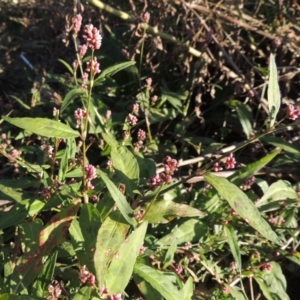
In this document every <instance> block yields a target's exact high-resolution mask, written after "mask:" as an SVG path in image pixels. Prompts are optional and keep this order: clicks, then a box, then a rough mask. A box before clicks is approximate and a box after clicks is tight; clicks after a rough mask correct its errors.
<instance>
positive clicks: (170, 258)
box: [163, 238, 177, 269]
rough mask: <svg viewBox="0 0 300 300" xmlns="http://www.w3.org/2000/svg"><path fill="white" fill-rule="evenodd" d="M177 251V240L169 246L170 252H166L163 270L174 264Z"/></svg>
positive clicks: (173, 240)
mask: <svg viewBox="0 0 300 300" xmlns="http://www.w3.org/2000/svg"><path fill="white" fill-rule="evenodd" d="M176 250H177V240H176V238H175V239H172V242H171V243H170V245H169V248H168V251H167V252H166V255H165V259H164V265H163V269H167V268H168V266H169V265H170V264H171V263H172V262H173V259H174V255H175V252H176Z"/></svg>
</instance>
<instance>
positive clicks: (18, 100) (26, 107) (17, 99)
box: [9, 95, 31, 110]
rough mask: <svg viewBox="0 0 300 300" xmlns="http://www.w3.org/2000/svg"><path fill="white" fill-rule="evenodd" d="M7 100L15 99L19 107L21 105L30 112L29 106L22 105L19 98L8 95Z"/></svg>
mask: <svg viewBox="0 0 300 300" xmlns="http://www.w3.org/2000/svg"><path fill="white" fill-rule="evenodd" d="M9 98H11V99H15V100H16V101H17V102H18V103H19V104H20V105H22V106H23V107H24V108H25V109H27V110H30V109H31V108H30V106H28V105H27V104H26V103H24V102H23V101H22V100H21V99H20V98H18V97H16V96H14V95H9Z"/></svg>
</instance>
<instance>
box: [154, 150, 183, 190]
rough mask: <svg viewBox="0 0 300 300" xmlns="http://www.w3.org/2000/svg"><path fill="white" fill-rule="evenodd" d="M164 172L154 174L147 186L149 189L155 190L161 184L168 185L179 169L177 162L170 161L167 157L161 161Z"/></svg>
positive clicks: (174, 160)
mask: <svg viewBox="0 0 300 300" xmlns="http://www.w3.org/2000/svg"><path fill="white" fill-rule="evenodd" d="M163 167H164V170H165V171H164V172H163V173H160V174H156V175H154V176H153V177H151V178H150V182H149V186H150V188H152V189H153V188H156V187H158V186H160V185H163V184H168V183H170V182H171V180H172V175H173V174H174V172H175V171H176V170H177V169H178V167H179V162H178V161H177V160H176V159H172V158H171V157H170V156H167V157H165V158H164V159H163Z"/></svg>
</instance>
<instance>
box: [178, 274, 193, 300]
mask: <svg viewBox="0 0 300 300" xmlns="http://www.w3.org/2000/svg"><path fill="white" fill-rule="evenodd" d="M179 292H180V294H181V296H182V299H183V300H192V296H193V295H194V283H193V278H192V277H189V278H188V280H187V281H186V282H185V284H184V286H183V287H182V289H180V290H179Z"/></svg>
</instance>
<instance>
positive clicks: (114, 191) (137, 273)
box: [0, 0, 300, 300]
mask: <svg viewBox="0 0 300 300" xmlns="http://www.w3.org/2000/svg"><path fill="white" fill-rule="evenodd" d="M90 2H91V3H93V4H94V5H96V6H97V5H98V6H101V8H103V9H104V10H106V11H108V12H110V13H114V15H116V16H118V17H120V18H124V19H126V18H125V17H124V14H122V13H121V12H120V11H119V10H117V9H115V10H113V9H111V8H109V7H108V6H106V5H104V6H103V3H102V2H101V1H96V0H93V1H90ZM113 2H114V1H113ZM74 3H75V4H76V5H75V6H74V7H73V6H72V7H68V5H66V9H65V10H64V11H63V14H64V17H66V18H65V19H66V24H65V33H64V36H63V37H62V38H63V40H64V42H65V43H67V44H69V45H68V47H67V48H64V50H60V51H58V53H56V54H57V55H58V57H56V59H55V62H53V64H51V62H48V64H46V66H45V69H44V70H43V67H41V66H40V64H41V61H44V60H45V57H47V55H48V54H45V53H44V52H43V53H42V55H43V56H44V57H42V58H41V61H39V59H38V58H36V60H35V64H34V66H33V65H32V63H31V62H30V61H29V60H28V59H30V58H31V57H30V55H29V56H28V55H27V54H24V53H22V56H21V59H22V60H23V62H24V65H25V67H24V70H25V72H24V74H25V75H24V74H23V75H24V77H26V82H25V81H24V82H22V84H21V86H20V87H16V86H14V85H15V83H16V81H17V80H19V76H21V75H22V74H19V73H18V74H15V75H12V74H11V72H12V69H10V68H12V66H9V65H6V64H5V63H4V62H1V64H2V67H3V70H4V72H5V74H6V75H7V78H9V82H10V79H11V78H12V79H13V80H12V83H10V84H9V85H7V86H6V87H5V88H4V89H3V95H2V96H1V97H2V98H1V101H2V102H3V103H5V105H3V107H2V108H0V109H1V114H2V116H1V146H0V155H1V156H0V157H1V168H2V170H1V175H2V176H1V178H0V195H1V199H3V200H0V203H1V207H0V238H1V250H0V254H1V255H0V259H1V264H0V266H1V267H0V268H1V273H0V300H2V299H8V300H10V299H20V300H22V299H45V298H46V299H53V300H54V299H75V300H77V299H78V300H80V299H93V300H95V299H147V300H154V299H166V300H176V299H178V300H182V299H185V300H188V299H220V300H223V299H224V300H225V299H256V298H257V297H258V295H260V294H263V297H264V298H265V299H290V296H291V295H289V292H288V288H289V277H288V276H287V275H286V274H288V273H287V272H288V271H289V272H290V270H291V269H292V268H291V267H290V266H293V268H294V269H295V268H299V265H300V261H299V252H298V244H299V241H298V240H299V238H298V231H299V230H298V219H299V215H298V210H299V209H298V208H299V196H298V195H299V187H300V185H299V179H298V177H297V172H296V171H295V170H293V165H295V164H297V163H298V161H299V155H300V150H299V147H298V146H297V145H296V144H295V143H293V140H292V138H289V136H288V133H287V132H288V131H287V130H288V129H289V128H294V127H295V125H298V124H299V121H297V120H296V119H297V118H298V116H299V115H300V111H299V110H298V109H297V106H296V103H293V102H292V101H290V102H287V103H286V104H287V105H286V106H283V105H282V102H283V101H282V99H283V98H284V97H288V96H287V95H290V94H289V93H287V94H286V95H285V96H282V97H281V95H280V93H281V89H280V86H279V84H278V72H279V71H280V70H279V68H278V62H277V61H278V60H277V57H278V56H280V45H278V44H273V46H272V50H273V53H272V51H270V49H269V48H267V47H265V46H264V45H259V43H260V40H259V38H258V37H257V36H252V35H254V33H253V30H252V29H250V28H249V27H247V26H246V25H245V23H243V22H242V21H240V23H239V24H240V26H242V28H243V31H239V34H238V35H239V37H238V38H237V41H240V42H241V40H242V39H243V41H242V42H241V43H245V45H244V44H243V47H245V51H252V50H248V49H252V48H251V47H252V46H253V47H256V48H259V47H261V50H260V51H261V52H264V57H265V58H266V57H268V58H269V67H267V64H266V59H265V61H264V62H263V61H262V60H260V61H259V60H255V59H254V60H253V61H252V62H251V68H252V70H255V71H256V72H257V73H258V74H259V76H260V78H263V79H264V81H265V84H264V85H263V86H259V85H258V84H257V85H256V86H255V84H256V83H257V82H256V81H254V80H253V82H254V83H253V86H252V87H251V88H250V87H249V82H250V80H248V79H246V77H247V76H248V74H246V73H245V74H244V76H242V75H241V74H242V73H241V72H240V71H239V70H237V69H236V67H237V66H236V64H235V63H234V62H233V61H234V60H233V58H234V57H235V55H236V54H235V53H234V51H231V52H230V51H229V50H230V49H228V48H226V47H227V46H226V43H224V45H222V44H221V43H219V42H218V38H219V37H217V34H214V33H213V31H208V33H207V35H206V37H205V39H206V40H203V35H202V34H201V33H199V40H198V41H196V39H192V40H191V41H190V44H189V43H186V44H184V43H183V42H182V43H181V42H179V40H187V37H188V28H191V30H192V29H193V30H195V28H196V24H198V23H197V22H199V21H200V20H201V18H200V17H199V12H201V13H202V14H204V15H205V14H206V13H207V11H206V9H208V8H210V7H215V9H219V13H220V18H221V19H222V20H223V21H222V22H225V21H224V20H227V22H228V23H229V24H235V23H234V22H233V21H232V20H234V18H236V16H237V14H238V13H240V14H241V16H242V17H243V18H245V19H247V20H250V19H249V14H248V13H247V9H250V10H252V11H253V12H255V14H254V15H256V14H257V15H258V12H259V13H260V14H261V15H263V17H264V19H263V21H264V22H265V23H263V25H255V26H262V27H263V29H265V28H266V23H267V22H269V21H270V19H272V18H275V17H274V15H273V13H274V11H268V8H269V4H268V3H265V4H263V6H262V7H251V5H250V4H249V5H248V7H246V6H247V5H246V4H245V8H244V9H245V10H242V9H241V7H239V6H237V5H236V3H235V4H234V5H233V7H234V9H232V12H231V13H232V15H231V16H232V18H233V19H231V21H230V20H228V18H227V19H226V16H227V15H226V13H225V12H228V8H227V7H226V6H223V5H220V6H216V5H215V4H214V3H213V2H211V3H208V4H207V7H206V6H204V5H202V4H199V5H196V4H188V3H185V2H183V1H182V2H180V4H178V3H175V2H174V3H173V4H170V3H169V4H167V3H163V4H161V1H160V2H159V3H158V2H157V1H153V3H151V4H149V5H150V6H149V7H148V8H149V10H150V11H151V14H148V13H147V12H146V11H144V12H143V14H142V16H141V18H140V19H139V22H137V23H139V25H134V26H133V27H131V26H125V25H124V24H123V25H122V26H120V27H116V28H114V27H113V26H112V23H110V22H115V21H112V20H111V19H109V18H108V16H107V15H105V14H103V15H102V18H103V19H106V21H107V23H105V24H104V25H103V27H105V28H104V29H103V30H104V33H105V35H106V36H108V37H109V38H108V37H106V36H105V35H104V37H103V40H102V36H101V35H100V32H99V30H98V27H96V26H94V25H91V24H88V25H85V26H84V25H82V24H81V23H83V24H86V23H87V21H86V20H88V15H89V13H91V14H92V12H93V8H91V7H88V6H87V7H85V12H84V11H83V8H84V7H83V5H81V4H80V3H79V2H76V1H75V2H74ZM66 4H68V3H66ZM115 4H116V7H118V8H120V7H119V3H117V2H116V3H115ZM126 5H127V4H126ZM130 5H132V9H133V6H134V4H133V2H131V3H130ZM139 5H140V4H139ZM139 5H138V7H139V9H140V6H139ZM160 5H161V7H162V8H161V7H160ZM24 8H26V9H27V10H28V12H31V13H34V14H35V15H36V17H38V12H35V8H34V7H30V6H28V7H26V6H24ZM124 9H125V8H124ZM144 10H145V8H144ZM256 10H258V11H256ZM6 12H7V14H6V15H8V16H9V18H7V19H6V22H7V24H5V26H4V25H3V28H2V29H1V30H2V31H1V35H0V39H1V41H2V42H3V44H5V45H6V46H7V49H6V50H5V49H4V50H5V51H7V52H5V51H4V50H3V49H2V50H1V51H2V52H1V57H3V56H4V54H5V55H6V56H7V55H8V52H9V51H15V50H12V49H14V47H15V46H14V45H13V43H12V42H11V41H12V40H11V39H7V34H9V35H11V36H15V37H18V38H20V36H19V34H20V33H19V28H20V27H21V28H23V29H22V30H23V33H24V40H23V37H22V41H21V42H20V45H22V47H24V49H26V48H28V49H33V51H36V49H38V48H40V47H41V48H42V49H44V48H46V46H42V44H44V43H45V44H47V43H49V47H50V45H51V44H50V40H49V41H48V40H43V43H42V40H40V37H39V36H35V37H33V40H30V42H28V41H27V42H26V41H25V36H26V34H29V33H28V32H27V31H26V25H24V22H25V21H24V20H22V18H21V16H22V11H21V10H19V9H17V8H16V9H15V10H11V6H10V5H9V4H5V5H4V4H3V6H2V7H1V15H3V16H5V13H6ZM39 13H40V12H39ZM155 13H157V14H156V15H155ZM291 13H293V11H292V10H291V11H289V12H287V13H285V17H286V18H287V16H290V14H291ZM44 14H45V15H43V14H42V15H41V16H40V18H41V20H43V19H46V13H45V12H44ZM182 14H186V15H185V16H186V17H187V16H189V14H192V18H190V17H189V18H186V19H185V22H186V24H183V21H182V20H183V19H182V18H180V16H181V15H182ZM126 16H128V18H127V19H128V20H129V21H133V20H134V18H132V17H129V15H126ZM23 17H24V15H23ZM81 17H83V19H81ZM155 17H156V19H155ZM174 17H175V18H176V19H177V20H178V22H177V23H176V26H174V28H172V26H169V25H170V24H173V23H172V22H174V19H173V18H174ZM56 18H58V20H59V17H57V16H56ZM85 18H86V19H85ZM149 18H150V21H149ZM152 18H153V25H155V22H157V24H159V25H160V28H168V29H167V30H168V35H166V34H165V33H163V32H161V31H160V32H159V33H157V31H155V30H154V29H153V28H152V27H151V28H150V27H149V25H148V23H149V22H150V23H151V20H152ZM243 18H242V19H243ZM253 18H254V17H253ZM235 20H236V19H235ZM268 20H269V21H268ZM93 21H95V22H96V20H95V19H93ZM208 21H209V20H208ZM256 21H257V20H253V19H251V22H253V23H255V22H256ZM34 22H38V18H36V19H35V21H34ZM162 22H164V23H163V24H164V26H161V24H162ZM230 22H231V23H230ZM25 23H26V22H25ZM207 23H209V22H206V21H204V20H203V22H202V24H203V26H204V27H205V26H207ZM270 23H271V22H269V24H270ZM37 24H38V23H37ZM113 24H115V23H113ZM168 24H169V25H168ZM174 24H175V23H174ZM220 24H222V26H223V29H222V30H223V31H222V32H223V34H224V35H225V36H227V37H228V40H229V41H231V40H232V39H231V38H230V37H229V35H228V32H227V31H229V30H232V32H230V33H232V34H233V33H234V31H233V30H234V29H233V28H232V27H230V28H229V27H226V26H229V25H228V24H225V23H220ZM255 24H259V23H255ZM81 25H82V27H81ZM6 26H8V27H6ZM189 26H190V27H189ZM211 26H216V25H214V24H211ZM41 28H48V27H47V26H46V24H44V25H43V27H41ZM182 28H184V31H181V29H182ZM52 29H53V32H52V34H53V35H55V34H54V33H56V32H55V30H57V29H56V27H55V26H54V27H53V28H52ZM206 29H207V28H206ZM269 29H270V32H271V33H265V34H263V33H262V32H261V30H257V35H258V36H261V35H263V36H264V37H265V38H269V39H271V37H272V36H273V33H272V30H273V31H275V32H276V30H277V29H276V25H270V28H269ZM147 30H148V32H150V33H151V34H152V39H153V41H152V42H153V43H154V45H152V47H151V41H150V39H149V38H148V37H147V35H146V32H147ZM247 30H249V31H251V32H252V33H250V32H248V31H247ZM133 32H134V33H135V35H132V36H131V37H129V36H128V34H129V33H131V34H132V33H133ZM156 34H157V35H156ZM194 35H196V32H194ZM124 36H125V37H126V38H127V40H126V41H123V37H124ZM172 36H173V37H174V39H173V38H172ZM137 37H138V38H139V40H138V41H137V40H136V39H137ZM175 37H176V38H175ZM44 38H45V39H46V35H45V36H44ZM35 39H36V40H35ZM161 39H165V40H166V41H168V42H166V43H163V42H162V41H161ZM246 39H247V41H248V44H247V43H246V42H245V40H246ZM274 40H275V39H274ZM174 41H175V42H176V43H177V44H180V43H181V48H180V45H177V46H176V47H175V46H174V47H175V48H174V49H176V51H177V53H176V55H174V52H172V51H175V50H174V49H173V50H172V48H171V44H170V43H171V42H174ZM199 41H200V42H199ZM211 41H213V42H214V43H212V44H211V45H208V44H209V43H210V42H211ZM127 42H128V43H127ZM126 43H127V46H128V47H127V49H126V48H125V45H126ZM251 43H252V44H251ZM274 43H275V42H274ZM102 44H103V45H102ZM199 44H201V49H202V50H201V51H202V54H201V55H198V52H199V51H198V52H197V51H196V50H195V49H194V48H198V47H197V46H199ZM216 45H217V46H218V47H219V49H221V51H219V52H222V53H223V54H224V57H226V61H224V58H222V59H221V58H219V59H220V60H219V63H220V65H222V64H223V65H222V66H217V64H216V65H215V66H214V68H213V72H215V73H216V74H217V73H218V72H221V73H222V72H225V71H226V70H227V71H226V72H229V73H230V70H229V69H228V65H229V66H230V67H231V68H233V69H235V70H234V71H235V72H237V73H238V77H239V80H240V81H239V80H233V79H232V78H231V77H230V76H231V75H232V74H231V75H228V78H227V79H226V80H224V77H222V76H221V75H220V77H219V78H216V77H217V75H213V74H212V71H211V70H210V68H211V67H212V66H213V64H212V63H211V62H210V61H209V57H208V55H209V53H210V54H211V57H213V60H215V62H216V61H217V59H216V58H218V57H217V55H219V53H218V54H217V52H216V48H215V46H216ZM130 47H131V50H133V49H134V52H133V53H132V55H131V56H130V55H129V48H130ZM292 47H296V45H294V44H292ZM122 48H123V49H122ZM65 49H67V50H65ZM116 49H118V50H116ZM121 49H122V50H123V55H124V56H123V58H122V56H121V55H119V52H121V51H120V50H121ZM266 49H267V50H266ZM185 50H187V51H185ZM206 50H207V51H206ZM28 51H29V50H28ZM117 51H118V52H117ZM227 51H228V53H230V55H231V56H229V55H228V53H227ZM275 52H277V56H275ZM28 53H29V54H30V53H31V52H30V51H29V52H28ZM241 53H242V51H240V53H239V55H238V56H237V58H239V59H240V57H241V56H242V54H241ZM225 54H226V55H225ZM284 54H286V53H284ZM214 55H215V57H214ZM27 56H28V57H27ZM193 56H194V57H193ZM199 56H200V57H199ZM167 57H169V59H167ZM170 57H172V59H170ZM195 57H196V59H197V62H195V61H194V59H195ZM99 62H100V63H101V69H102V70H100V64H99ZM239 67H240V66H239ZM181 68H182V69H181ZM46 69H47V71H46ZM243 71H245V70H244V69H243ZM245 72H246V71H245ZM229 73H228V74H229ZM178 74H180V75H178ZM199 74H200V75H199ZM235 75H236V73H235ZM235 75H234V76H235ZM11 76H12V77H11ZM13 76H15V77H13ZM249 76H250V75H249ZM266 77H268V79H267V80H266ZM221 78H223V79H221ZM230 78H231V79H230ZM233 78H236V77H233ZM0 79H1V80H3V79H5V77H1V78H0ZM231 84H232V85H233V84H234V85H235V88H234V89H233V88H232V86H231ZM238 84H240V85H241V86H242V88H241V90H242V92H239V93H238V92H237V90H238ZM267 86H268V92H267V93H265V92H266V87H267ZM259 88H260V90H259ZM245 89H246V90H245ZM245 91H247V93H246V96H245V93H244V92H245ZM259 91H261V95H260V96H259ZM265 94H266V95H267V99H265V98H264V97H265ZM28 95H29V96H28ZM255 101H259V102H255ZM204 102H206V103H204ZM202 104H203V106H201V105H202ZM290 120H293V121H294V122H293V123H291V121H290ZM293 133H296V129H295V130H294V131H293ZM259 147H260V148H259ZM286 168H288V172H286V171H285V170H286ZM223 169H224V170H223ZM288 267H289V269H288Z"/></svg>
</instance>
